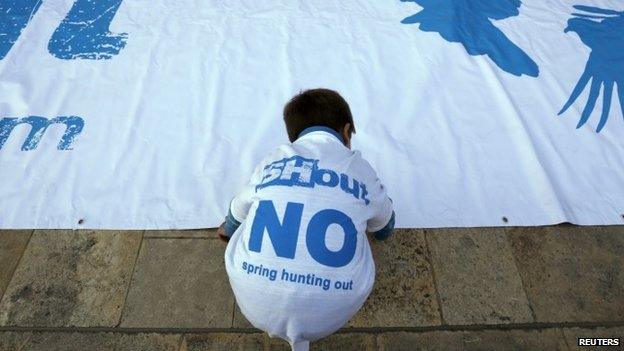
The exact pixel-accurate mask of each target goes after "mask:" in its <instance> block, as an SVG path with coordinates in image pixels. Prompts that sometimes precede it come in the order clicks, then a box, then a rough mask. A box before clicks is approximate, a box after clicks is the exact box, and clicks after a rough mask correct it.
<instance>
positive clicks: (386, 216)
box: [366, 178, 394, 238]
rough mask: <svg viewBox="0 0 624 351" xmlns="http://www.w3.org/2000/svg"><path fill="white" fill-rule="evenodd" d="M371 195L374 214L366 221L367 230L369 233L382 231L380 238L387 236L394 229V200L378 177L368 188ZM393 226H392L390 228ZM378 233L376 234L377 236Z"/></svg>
mask: <svg viewBox="0 0 624 351" xmlns="http://www.w3.org/2000/svg"><path fill="white" fill-rule="evenodd" d="M368 192H369V196H370V203H369V205H370V206H372V207H371V209H372V216H371V218H369V219H368V221H367V222H366V230H367V231H368V232H369V233H375V234H377V232H379V231H382V230H383V232H382V233H380V235H379V236H381V237H378V238H382V237H383V238H385V237H387V236H389V234H390V233H391V232H392V229H394V210H393V205H392V200H391V199H390V198H389V197H388V193H387V191H386V187H385V186H384V185H383V184H382V183H381V180H379V178H377V179H376V180H375V182H374V184H373V186H372V187H371V189H369V190H368ZM388 226H391V227H392V228H389V227H388ZM377 236H378V235H376V237H377Z"/></svg>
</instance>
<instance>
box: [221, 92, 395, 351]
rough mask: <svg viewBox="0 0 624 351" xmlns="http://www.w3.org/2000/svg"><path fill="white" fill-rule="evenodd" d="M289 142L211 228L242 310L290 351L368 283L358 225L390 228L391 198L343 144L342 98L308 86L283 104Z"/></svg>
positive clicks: (369, 264) (354, 300)
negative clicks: (215, 228)
mask: <svg viewBox="0 0 624 351" xmlns="http://www.w3.org/2000/svg"><path fill="white" fill-rule="evenodd" d="M284 121H285V123H286V130H287V132H288V138H289V139H290V141H291V144H287V145H282V146H280V147H278V148H277V150H275V151H274V152H273V153H271V154H270V155H269V156H268V157H266V158H265V159H264V160H263V161H262V162H261V163H260V165H259V166H258V167H257V168H256V170H255V171H254V173H253V175H252V177H251V180H250V182H249V183H248V184H247V185H246V186H245V187H244V189H243V190H242V191H241V193H240V194H239V195H238V196H236V197H235V198H234V199H233V200H232V202H231V204H230V209H229V213H228V215H227V217H226V221H225V223H223V224H222V225H221V227H220V228H219V231H218V234H219V236H220V237H221V238H222V239H223V240H226V241H228V240H229V243H228V246H227V249H226V251H225V267H226V270H227V273H228V276H229V279H230V284H231V285H232V290H233V291H234V295H235V296H236V301H237V303H238V306H239V307H240V309H241V312H242V313H243V314H244V315H245V317H247V319H248V320H249V321H250V322H251V323H252V324H253V325H254V326H255V327H257V328H259V329H262V330H264V331H266V332H267V333H268V334H269V335H270V336H277V337H280V338H283V339H285V340H287V341H288V342H289V343H290V345H291V347H292V349H293V350H296V351H300V350H308V347H309V343H310V341H314V340H317V339H320V338H322V337H325V336H327V335H329V334H331V333H333V332H335V331H336V330H338V329H339V328H340V327H342V326H343V325H344V324H345V323H346V322H347V321H348V320H349V319H350V318H351V317H352V316H353V315H354V314H355V313H356V312H357V311H358V310H359V309H360V308H361V307H362V304H363V303H364V301H365V300H366V298H367V297H368V295H369V294H370V292H371V289H372V287H373V282H374V280H375V265H374V263H373V259H372V255H371V251H370V246H369V244H368V240H367V238H366V232H369V233H374V236H375V238H377V239H380V240H383V239H385V238H387V237H389V236H390V234H391V233H392V230H393V228H394V211H393V209H392V201H391V200H390V198H389V197H388V196H387V195H386V190H385V188H384V187H383V185H382V184H381V182H380V181H379V179H378V178H377V175H376V173H375V171H374V170H373V168H372V167H371V166H370V165H369V164H368V162H366V161H365V160H364V159H362V157H361V156H360V153H359V152H358V151H351V135H352V133H355V128H354V125H353V117H352V116H351V111H350V109H349V105H348V104H347V102H346V101H345V100H344V99H343V98H342V97H341V96H340V95H339V94H338V93H337V92H335V91H332V90H327V89H314V90H308V91H304V92H302V93H301V94H299V95H297V96H295V97H293V98H292V99H291V100H290V102H288V104H287V105H286V106H285V108H284Z"/></svg>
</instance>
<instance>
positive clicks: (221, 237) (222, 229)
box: [217, 222, 230, 243]
mask: <svg viewBox="0 0 624 351" xmlns="http://www.w3.org/2000/svg"><path fill="white" fill-rule="evenodd" d="M217 236H218V237H219V240H221V241H223V242H226V243H227V242H228V241H230V237H229V236H227V235H226V234H225V222H223V223H221V226H219V229H217Z"/></svg>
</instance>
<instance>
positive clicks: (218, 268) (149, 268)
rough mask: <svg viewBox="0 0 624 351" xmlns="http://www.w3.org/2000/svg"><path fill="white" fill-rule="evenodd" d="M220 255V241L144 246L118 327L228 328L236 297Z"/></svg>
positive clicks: (156, 242) (155, 241) (149, 241)
mask: <svg viewBox="0 0 624 351" xmlns="http://www.w3.org/2000/svg"><path fill="white" fill-rule="evenodd" d="M224 251H225V243H223V242H221V241H219V240H204V239H150V238H146V239H145V240H143V245H142V247H141V252H140V254H139V258H138V260H137V264H136V268H135V272H134V276H133V278H132V284H131V286H130V292H129V293H128V298H127V300H126V306H125V308H124V313H123V317H122V323H121V326H123V327H171V328H174V327H176V328H216V327H218V328H229V327H230V326H231V325H232V313H233V309H234V295H233V294H232V290H231V288H230V284H229V281H228V278H227V275H226V273H225V266H224V258H223V255H224Z"/></svg>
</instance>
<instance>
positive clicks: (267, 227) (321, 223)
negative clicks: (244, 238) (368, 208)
mask: <svg viewBox="0 0 624 351" xmlns="http://www.w3.org/2000/svg"><path fill="white" fill-rule="evenodd" d="M302 216H303V204H301V203H296V202H288V203H287V204H286V210H285V212H284V218H283V220H281V221H280V218H279V217H278V215H277V211H276V210H275V205H274V204H273V201H270V200H262V201H260V202H259V204H258V208H257V209H256V213H255V215H254V219H253V223H252V225H251V232H250V234H249V251H254V252H261V251H262V239H263V238H264V233H267V234H268V236H269V240H270V241H271V244H272V246H273V250H274V251H275V255H277V256H278V257H283V258H288V259H294V258H295V254H296V252H297V242H298V241H299V228H300V226H301V219H302ZM332 224H337V225H339V226H340V227H342V229H343V231H344V240H343V244H342V248H340V249H339V250H338V251H333V250H330V249H329V248H328V247H327V245H326V244H325V236H326V235H327V229H328V228H329V226H330V225H332ZM306 246H307V248H308V253H309V254H310V256H311V257H312V258H313V259H314V260H316V261H317V262H318V263H320V264H322V265H325V266H329V267H342V266H345V265H347V264H349V263H350V262H351V261H352V260H353V257H354V256H355V249H356V247H357V229H356V228H355V224H353V220H352V219H351V217H349V216H347V215H346V214H345V213H344V212H341V211H338V210H333V209H327V210H322V211H319V212H317V213H316V214H314V215H313V216H312V217H311V218H310V222H309V223H308V228H307V229H306ZM259 269H261V268H259ZM267 274H268V271H267ZM344 289H345V290H346V289H348V286H345V287H344Z"/></svg>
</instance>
